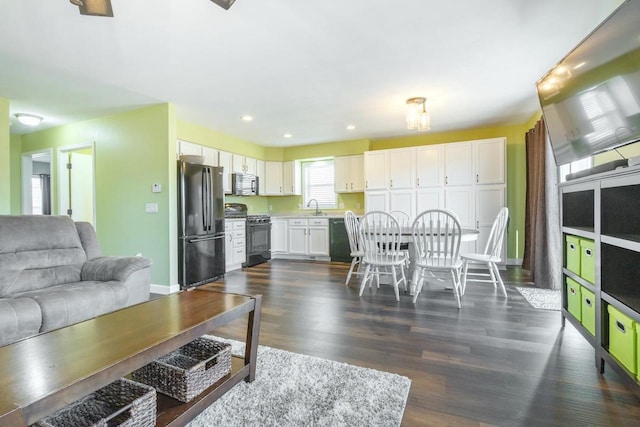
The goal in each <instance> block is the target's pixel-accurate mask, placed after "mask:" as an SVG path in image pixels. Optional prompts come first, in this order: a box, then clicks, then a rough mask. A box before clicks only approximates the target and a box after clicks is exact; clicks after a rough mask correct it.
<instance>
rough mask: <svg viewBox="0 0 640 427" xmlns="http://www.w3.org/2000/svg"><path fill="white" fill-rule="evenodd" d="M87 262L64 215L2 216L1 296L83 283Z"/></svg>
mask: <svg viewBox="0 0 640 427" xmlns="http://www.w3.org/2000/svg"><path fill="white" fill-rule="evenodd" d="M86 260H87V256H86V254H85V251H84V249H83V247H82V243H81V241H80V236H79V235H78V231H77V230H76V226H75V223H74V222H73V220H72V219H71V218H69V217H64V216H42V215H22V216H0V271H2V273H3V274H2V275H0V297H4V296H9V295H13V294H15V293H19V292H25V291H30V290H35V289H42V288H46V287H48V286H55V285H57V284H61V283H65V282H70V281H71V282H76V281H79V280H80V269H81V264H83V263H84V262H85V261H86Z"/></svg>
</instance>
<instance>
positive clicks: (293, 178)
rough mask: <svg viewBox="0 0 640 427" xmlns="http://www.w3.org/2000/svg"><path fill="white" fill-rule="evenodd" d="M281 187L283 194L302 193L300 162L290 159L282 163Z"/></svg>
mask: <svg viewBox="0 0 640 427" xmlns="http://www.w3.org/2000/svg"><path fill="white" fill-rule="evenodd" d="M282 187H283V192H284V195H285V196H294V195H298V196H299V195H300V194H302V186H301V179H300V162H297V161H294V160H290V161H286V162H283V163H282Z"/></svg>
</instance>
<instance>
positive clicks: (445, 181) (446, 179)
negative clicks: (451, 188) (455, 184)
mask: <svg viewBox="0 0 640 427" xmlns="http://www.w3.org/2000/svg"><path fill="white" fill-rule="evenodd" d="M447 184H449V177H448V176H445V177H444V185H447Z"/></svg>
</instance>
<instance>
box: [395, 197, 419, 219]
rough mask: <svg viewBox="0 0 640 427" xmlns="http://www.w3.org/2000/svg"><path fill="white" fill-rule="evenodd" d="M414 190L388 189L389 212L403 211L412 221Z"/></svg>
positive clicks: (414, 211) (414, 200) (414, 203)
mask: <svg viewBox="0 0 640 427" xmlns="http://www.w3.org/2000/svg"><path fill="white" fill-rule="evenodd" d="M415 205H416V191H415V190H391V191H389V212H393V211H401V212H405V213H406V214H407V215H409V218H411V221H413V218H414V217H415V216H416V206H415Z"/></svg>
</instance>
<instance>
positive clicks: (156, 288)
mask: <svg viewBox="0 0 640 427" xmlns="http://www.w3.org/2000/svg"><path fill="white" fill-rule="evenodd" d="M179 290H180V285H178V284H175V285H171V286H166V285H154V284H151V293H152V294H158V295H169V294H175V293H176V292H178V291H179Z"/></svg>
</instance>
